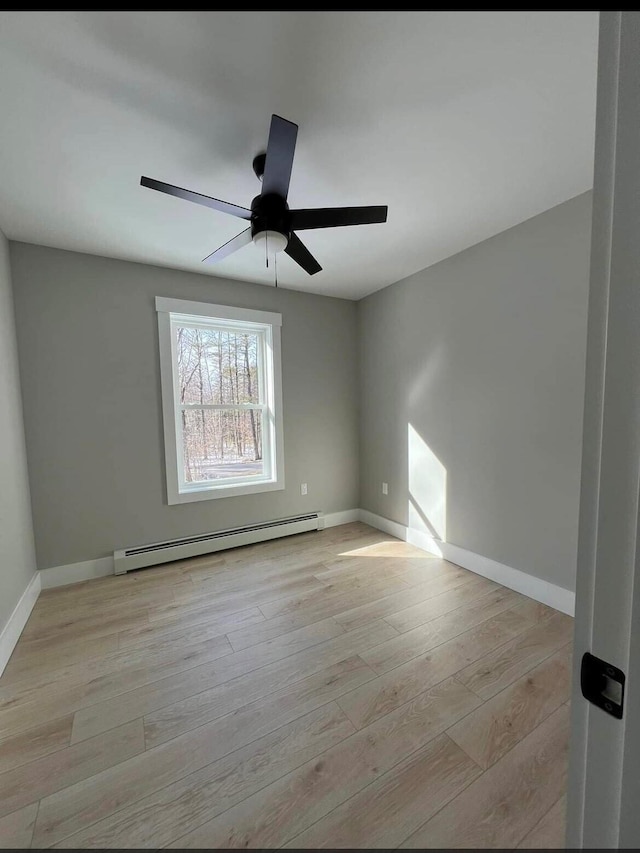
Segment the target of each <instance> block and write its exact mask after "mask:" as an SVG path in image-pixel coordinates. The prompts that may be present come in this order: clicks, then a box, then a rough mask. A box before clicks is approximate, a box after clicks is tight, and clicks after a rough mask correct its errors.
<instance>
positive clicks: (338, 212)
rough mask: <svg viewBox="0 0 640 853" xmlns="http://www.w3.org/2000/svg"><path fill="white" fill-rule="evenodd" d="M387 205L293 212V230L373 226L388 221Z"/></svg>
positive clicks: (321, 208)
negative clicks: (340, 226)
mask: <svg viewBox="0 0 640 853" xmlns="http://www.w3.org/2000/svg"><path fill="white" fill-rule="evenodd" d="M387 211H388V207H387V206H386V204H383V205H377V206H374V207H318V208H312V209H305V210H292V211H290V216H291V228H292V229H293V230H294V231H304V230H305V229H309V228H335V227H336V226H338V225H372V224H373V223H376V222H386V221H387Z"/></svg>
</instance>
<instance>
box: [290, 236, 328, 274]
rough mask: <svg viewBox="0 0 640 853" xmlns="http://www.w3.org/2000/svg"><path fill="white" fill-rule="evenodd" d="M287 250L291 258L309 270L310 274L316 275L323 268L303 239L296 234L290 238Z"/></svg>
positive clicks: (306, 270)
mask: <svg viewBox="0 0 640 853" xmlns="http://www.w3.org/2000/svg"><path fill="white" fill-rule="evenodd" d="M285 252H286V253H287V255H289V257H290V258H292V259H293V260H294V261H295V262H296V263H297V264H299V265H300V266H301V267H302V269H303V270H304V271H305V272H308V273H309V275H315V274H316V273H317V272H320V270H321V269H322V267H321V266H320V264H319V263H318V262H317V261H316V259H315V258H314V257H313V255H312V254H311V252H310V251H309V250H308V249H307V247H306V246H305V244H304V243H303V242H302V240H301V239H300V238H299V237H297V236H296V235H295V234H292V235H291V237H290V238H289V243H288V244H287V248H286V249H285Z"/></svg>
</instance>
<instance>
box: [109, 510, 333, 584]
mask: <svg viewBox="0 0 640 853" xmlns="http://www.w3.org/2000/svg"><path fill="white" fill-rule="evenodd" d="M323 528H324V515H323V513H321V512H310V513H307V514H306V515H294V516H291V517H290V518H278V519H276V520H274V521H264V522H262V523H260V524H248V525H246V526H245V527H230V528H229V529H227V530H217V531H215V532H213V533H201V534H199V535H198V536H186V537H184V538H183V539H170V540H168V541H167V542H154V543H153V544H151V545H139V546H138V547H136V548H123V549H121V550H119V551H114V552H113V566H114V572H115V574H116V575H123V574H125V572H130V571H132V570H133V569H144V568H146V567H147V566H157V565H158V564H159V563H169V562H171V561H172V560H185V559H187V558H189V557H198V556H201V555H202V554H211V553H213V552H214V551H222V550H224V549H225V548H237V547H238V546H240V545H252V544H253V543H254V542H266V541H268V540H269V539H279V538H280V537H281V536H292V535H293V534H294V533H305V532H306V531H308V530H322V529H323Z"/></svg>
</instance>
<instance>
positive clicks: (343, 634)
mask: <svg viewBox="0 0 640 853" xmlns="http://www.w3.org/2000/svg"><path fill="white" fill-rule="evenodd" d="M571 636H572V620H571V619H570V618H569V617H568V616H564V615H562V614H560V613H558V612H556V611H554V610H552V609H551V608H549V607H545V606H543V605H541V604H538V603H536V602H534V601H532V600H531V599H528V598H525V597H524V596H522V595H519V594H517V593H515V592H512V591H511V590H508V589H505V588H503V587H500V586H499V585H498V584H495V583H493V582H491V581H488V580H486V579H484V578H480V577H478V576H477V575H474V574H472V573H470V572H467V571H465V570H464V569H461V568H459V567H457V566H454V565H452V564H451V563H446V562H445V561H443V560H440V559H437V558H435V557H431V556H430V555H428V554H426V553H425V552H423V551H420V550H418V549H417V548H413V547H412V546H410V545H407V544H405V543H402V542H399V541H398V540H394V539H392V538H390V537H388V536H386V535H385V534H382V533H380V532H378V531H375V530H372V529H371V528H369V527H366V526H365V525H363V524H349V525H343V526H341V527H335V528H331V529H328V530H324V531H319V532H314V533H308V534H301V535H299V536H295V537H290V538H287V539H281V540H276V541H273V542H270V543H263V544H260V545H254V546H250V547H246V548H239V549H235V550H233V551H226V552H223V553H222V554H218V555H212V556H210V557H203V558H199V559H195V560H190V561H184V562H180V563H173V564H171V565H167V566H161V567H157V568H153V569H146V570H142V571H140V572H135V573H131V574H128V575H124V576H121V577H112V578H104V579H100V580H95V581H88V582H85V583H80V584H76V585H74V586H67V587H60V588H58V589H54V590H49V591H46V592H43V593H42V595H41V597H40V599H39V600H38V602H37V604H36V607H35V608H34V611H33V613H32V615H31V618H30V620H29V622H28V624H27V627H26V628H25V631H24V633H23V635H22V637H21V638H20V641H19V643H18V645H17V647H16V650H15V652H14V654H13V656H12V658H11V660H10V662H9V664H8V666H7V668H6V670H5V673H4V675H3V676H2V678H1V679H0V846H1V847H5V848H7V847H9V848H15V847H29V846H32V847H37V848H42V847H52V846H56V847H63V848H123V847H150V848H156V849H157V848H160V847H180V848H185V847H196V848H219V847H222V848H226V847H263V848H276V847H294V848H317V847H329V848H332V847H333V848H336V847H351V848H353V847H365V848H366V847H385V848H398V847H422V848H446V847H468V848H479V847H493V848H509V849H513V848H515V847H527V848H531V847H534V848H540V847H562V846H563V843H564V802H565V785H566V756H567V743H568V699H569V670H570V661H569V659H570V652H571V646H570V643H571Z"/></svg>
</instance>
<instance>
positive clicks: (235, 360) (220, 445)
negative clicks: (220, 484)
mask: <svg viewBox="0 0 640 853" xmlns="http://www.w3.org/2000/svg"><path fill="white" fill-rule="evenodd" d="M174 328H175V335H176V358H177V366H178V384H179V393H180V404H181V409H182V440H183V454H182V455H183V464H184V480H185V482H186V483H196V482H203V481H209V480H224V479H228V478H231V477H234V478H236V477H261V476H262V475H263V473H264V467H263V458H262V436H263V416H264V405H263V404H264V399H263V395H264V391H263V381H262V377H261V376H260V369H259V364H260V356H259V352H260V347H261V345H262V341H261V339H260V337H259V335H257V334H251V333H250V332H248V333H245V332H241V331H234V330H225V329H212V328H200V327H194V328H191V327H188V326H177V327H174Z"/></svg>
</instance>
